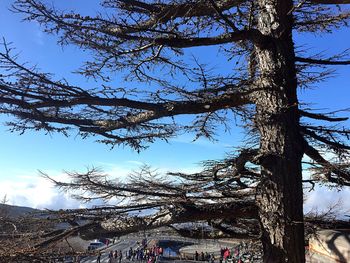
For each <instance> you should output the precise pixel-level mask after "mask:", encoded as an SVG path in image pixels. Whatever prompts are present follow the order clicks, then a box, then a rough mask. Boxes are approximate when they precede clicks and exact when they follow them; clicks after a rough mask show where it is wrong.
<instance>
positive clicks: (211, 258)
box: [194, 251, 215, 263]
mask: <svg viewBox="0 0 350 263" xmlns="http://www.w3.org/2000/svg"><path fill="white" fill-rule="evenodd" d="M194 260H195V261H208V262H211V263H214V262H215V255H214V254H213V253H211V254H209V253H208V252H205V253H204V252H203V251H202V252H201V253H198V251H196V252H195V253H194Z"/></svg>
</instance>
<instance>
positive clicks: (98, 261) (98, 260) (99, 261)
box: [96, 251, 101, 263]
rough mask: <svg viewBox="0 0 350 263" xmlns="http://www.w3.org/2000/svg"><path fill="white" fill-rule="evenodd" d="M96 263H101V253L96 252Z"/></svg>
mask: <svg viewBox="0 0 350 263" xmlns="http://www.w3.org/2000/svg"><path fill="white" fill-rule="evenodd" d="M96 263H101V251H98V253H97V259H96Z"/></svg>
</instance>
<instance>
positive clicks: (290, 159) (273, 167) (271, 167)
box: [255, 0, 305, 263]
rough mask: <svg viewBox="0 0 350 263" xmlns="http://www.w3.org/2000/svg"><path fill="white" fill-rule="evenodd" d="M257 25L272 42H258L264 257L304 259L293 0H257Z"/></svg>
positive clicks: (267, 260)
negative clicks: (258, 5) (260, 43)
mask: <svg viewBox="0 0 350 263" xmlns="http://www.w3.org/2000/svg"><path fill="white" fill-rule="evenodd" d="M259 4H260V15H259V20H258V28H259V30H260V31H261V32H262V33H263V34H264V35H266V36H269V37H270V39H271V41H269V43H267V44H266V45H265V46H260V47H256V54H257V60H258V67H259V68H258V70H259V73H260V79H259V88H258V90H257V92H256V112H257V114H256V118H255V122H256V125H257V127H258V129H259V132H260V134H261V136H260V138H261V141H260V155H261V156H260V164H261V176H262V182H261V184H260V196H259V199H258V203H259V208H260V215H259V216H260V221H261V227H262V243H263V247H264V262H269V263H274V262H276V263H277V262H295V263H300V262H305V253H304V242H303V241H304V230H303V192H302V169H301V158H302V155H303V140H302V137H301V135H300V133H299V131H298V130H299V128H298V127H299V115H298V100H297V91H296V89H297V81H296V70H295V63H294V58H295V54H294V47H293V41H292V20H293V18H292V15H291V12H290V11H291V10H292V8H293V2H292V1H285V0H283V1H281V0H265V1H259Z"/></svg>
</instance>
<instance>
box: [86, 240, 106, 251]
mask: <svg viewBox="0 0 350 263" xmlns="http://www.w3.org/2000/svg"><path fill="white" fill-rule="evenodd" d="M103 246H105V244H104V243H102V242H100V241H95V242H91V243H90V244H89V246H88V251H90V250H95V249H98V248H101V247H103Z"/></svg>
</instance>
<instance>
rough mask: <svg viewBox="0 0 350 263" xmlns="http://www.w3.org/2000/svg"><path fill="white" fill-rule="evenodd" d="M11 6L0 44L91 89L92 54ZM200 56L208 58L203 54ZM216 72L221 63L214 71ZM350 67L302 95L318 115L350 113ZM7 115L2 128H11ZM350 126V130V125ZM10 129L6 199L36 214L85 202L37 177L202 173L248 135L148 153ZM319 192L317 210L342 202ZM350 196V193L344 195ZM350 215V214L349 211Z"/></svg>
mask: <svg viewBox="0 0 350 263" xmlns="http://www.w3.org/2000/svg"><path fill="white" fill-rule="evenodd" d="M11 2H12V1H10V0H1V1H0V24H1V25H2V26H1V27H0V37H1V38H2V37H5V38H6V40H7V41H9V42H12V43H13V46H15V47H16V48H17V51H19V52H20V59H22V61H23V62H24V61H28V62H30V63H31V64H36V65H38V67H40V68H41V69H44V70H45V71H46V72H55V73H56V74H57V76H58V78H59V77H63V76H64V77H66V78H67V79H70V80H72V81H74V82H75V83H80V84H82V85H91V82H89V83H88V82H86V81H85V80H84V79H83V78H81V77H79V76H77V75H75V74H72V73H71V72H72V71H74V70H76V69H77V68H78V67H79V66H80V65H81V62H82V58H83V57H84V55H86V54H84V53H83V52H82V51H81V50H79V49H77V48H76V47H64V48H62V47H59V46H57V45H56V38H55V37H54V36H48V35H46V34H44V33H42V32H41V30H40V26H39V25H38V24H37V23H33V22H32V23H28V22H21V15H19V14H12V13H10V12H9V11H8V10H7V8H8V7H9V5H10V3H11ZM52 2H55V4H57V5H59V6H60V7H62V8H64V9H66V10H70V9H74V8H79V10H81V11H82V12H84V13H86V14H88V13H93V12H94V11H95V10H97V8H98V7H97V6H96V5H95V3H96V2H98V1H95V0H94V1H86V0H76V1H68V0H60V1H52ZM349 33H350V30H349V29H343V30H340V31H338V32H335V33H334V34H332V35H330V34H329V35H325V36H321V37H320V36H315V35H312V34H304V35H296V36H295V42H296V44H297V45H303V46H306V47H308V48H310V51H311V52H314V53H318V52H320V51H325V53H326V54H327V53H328V54H336V53H337V52H339V51H342V50H344V49H346V48H349V47H350V46H349V43H350V34H349ZM199 52H200V51H199ZM203 57H204V59H205V60H207V61H209V60H213V61H215V60H217V61H216V62H215V63H219V62H220V58H217V59H216V58H215V54H214V55H213V54H212V55H211V56H210V57H209V56H208V53H206V54H204V52H203ZM214 65H215V64H214ZM349 76H350V67H342V68H340V67H339V68H338V71H337V73H336V76H335V77H334V78H332V79H330V80H328V81H327V82H324V83H321V84H319V85H317V88H316V87H315V88H314V89H311V90H304V91H300V98H301V100H302V101H307V102H309V103H310V102H311V103H313V104H314V105H313V106H314V107H315V108H328V109H332V110H335V109H339V108H347V107H349V98H350V89H349ZM5 120H6V119H5V117H4V116H0V121H1V122H3V121H5ZM348 124H349V123H348ZM7 129H8V128H7V127H5V126H3V125H2V126H0V142H1V151H0V167H1V170H0V197H1V196H4V195H5V194H6V195H7V197H8V199H9V202H10V203H12V204H16V205H28V206H34V207H39V208H43V207H50V208H52V207H62V208H64V207H73V206H79V203H77V202H75V201H72V200H71V199H70V198H69V197H68V196H67V195H64V194H60V193H57V192H56V191H55V190H53V189H52V188H51V186H50V185H49V184H48V182H46V181H44V180H43V179H42V178H40V177H39V175H38V172H37V170H42V171H46V172H48V173H49V174H52V175H54V176H57V177H63V175H62V171H63V170H83V169H84V167H86V166H101V167H103V168H104V169H105V170H106V171H108V172H110V173H111V174H113V175H115V176H116V175H125V174H127V173H128V171H130V170H132V169H136V168H137V167H138V166H139V165H140V164H142V163H146V164H150V165H152V166H153V167H154V168H158V169H159V170H160V171H167V170H171V171H174V170H182V171H194V170H196V169H198V165H197V164H198V162H200V161H202V160H206V159H218V158H221V157H224V154H225V152H229V151H231V149H232V148H230V146H233V145H237V146H238V145H239V141H240V140H241V139H242V136H243V135H242V133H241V131H240V130H239V129H234V130H232V131H231V133H224V132H220V133H219V135H218V137H217V139H218V142H216V143H212V142H210V141H206V140H204V139H200V140H198V141H197V142H194V143H193V142H192V140H193V138H194V136H193V135H190V134H186V135H183V136H181V137H179V138H176V139H173V140H171V141H170V143H165V142H157V143H154V144H152V145H150V147H149V149H147V150H145V151H142V152H141V153H140V154H137V153H136V152H134V151H132V150H131V149H129V148H122V147H120V148H115V149H113V150H110V149H109V148H108V147H107V146H105V145H102V144H98V143H95V142H94V140H93V139H86V140H82V139H81V138H80V137H76V136H74V134H73V135H72V136H71V137H69V138H66V137H64V136H62V135H59V134H53V135H52V136H47V135H44V134H43V133H33V132H28V133H25V134H24V135H21V136H20V135H18V134H16V133H10V132H8V131H7ZM327 191H328V190H327V189H325V188H322V189H319V190H318V192H315V193H313V194H312V196H311V198H310V199H311V200H314V201H312V202H313V203H312V204H310V205H309V206H310V207H311V206H313V205H314V204H315V205H316V204H317V200H319V199H318V198H317V196H322V195H323V196H324V195H325V193H327V196H328V197H329V198H328V199H330V202H331V201H334V200H336V199H337V198H338V196H337V194H335V193H334V192H327ZM341 195H344V196H345V197H346V198H347V197H350V194H349V192H348V191H344V192H343V193H341V194H340V196H341ZM349 209H350V207H349Z"/></svg>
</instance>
